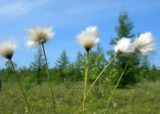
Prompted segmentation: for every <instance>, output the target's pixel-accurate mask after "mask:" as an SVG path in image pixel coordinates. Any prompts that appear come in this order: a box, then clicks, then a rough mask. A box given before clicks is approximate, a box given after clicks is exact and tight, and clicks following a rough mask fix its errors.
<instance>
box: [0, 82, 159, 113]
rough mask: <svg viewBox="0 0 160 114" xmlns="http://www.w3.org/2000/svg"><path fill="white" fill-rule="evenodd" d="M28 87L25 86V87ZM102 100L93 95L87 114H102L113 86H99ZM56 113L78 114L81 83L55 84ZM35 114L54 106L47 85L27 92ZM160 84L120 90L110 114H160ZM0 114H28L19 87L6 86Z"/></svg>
mask: <svg viewBox="0 0 160 114" xmlns="http://www.w3.org/2000/svg"><path fill="white" fill-rule="evenodd" d="M23 85H25V84H23ZM99 86H100V92H101V93H102V97H100V98H98V99H97V98H96V96H95V94H90V95H89V97H88V100H87V101H86V114H94V113H96V114H103V110H104V108H105V107H106V103H107V101H106V99H107V98H108V96H109V95H110V92H111V91H112V90H113V87H114V86H109V85H107V86H105V85H103V84H100V85H99ZM53 89H54V91H56V92H55V93H54V98H55V99H56V111H57V112H58V114H76V111H77V109H78V107H79V105H80V103H81V100H82V90H83V87H82V83H81V82H76V83H74V82H70V84H69V86H66V83H60V84H57V83H55V84H54V83H53ZM25 92H26V93H27V95H28V96H29V101H30V102H31V105H32V107H33V111H34V114H46V113H47V114H50V113H51V112H50V111H51V109H50V108H51V107H50V106H51V104H50V97H49V94H48V92H49V90H48V84H47V83H46V82H45V83H42V84H41V85H37V84H36V85H34V86H32V88H31V89H30V90H27V89H25ZM159 93H160V82H159V81H157V82H156V83H155V82H145V83H140V84H137V85H134V86H132V87H130V88H128V89H118V90H117V91H116V94H115V95H114V98H113V100H112V102H111V105H110V107H109V110H108V113H109V114H116V113H117V114H131V113H132V114H152V113H153V114H159V113H160V94H159ZM0 94H1V95H0V101H1V106H0V114H27V113H26V111H27V110H26V108H25V102H24V100H23V99H22V96H21V93H20V91H19V88H18V85H17V84H15V83H12V84H10V83H7V84H5V86H4V90H3V91H1V92H0Z"/></svg>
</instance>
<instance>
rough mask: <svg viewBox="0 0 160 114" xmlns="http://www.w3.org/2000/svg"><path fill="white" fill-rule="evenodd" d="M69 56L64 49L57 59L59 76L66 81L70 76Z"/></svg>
mask: <svg viewBox="0 0 160 114" xmlns="http://www.w3.org/2000/svg"><path fill="white" fill-rule="evenodd" d="M68 66H69V58H68V56H67V53H66V51H65V50H64V51H63V52H62V54H61V55H60V58H59V59H58V60H57V63H56V68H57V70H58V71H59V76H61V77H62V79H63V81H65V80H66V79H67V78H68V77H69V69H68V68H69V67H68Z"/></svg>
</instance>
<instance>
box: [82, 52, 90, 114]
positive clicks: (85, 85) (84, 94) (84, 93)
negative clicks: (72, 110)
mask: <svg viewBox="0 0 160 114" xmlns="http://www.w3.org/2000/svg"><path fill="white" fill-rule="evenodd" d="M88 65H89V51H87V55H86V66H85V77H84V91H83V100H84V99H85V96H86V91H87V80H88ZM84 112H85V104H83V113H84Z"/></svg>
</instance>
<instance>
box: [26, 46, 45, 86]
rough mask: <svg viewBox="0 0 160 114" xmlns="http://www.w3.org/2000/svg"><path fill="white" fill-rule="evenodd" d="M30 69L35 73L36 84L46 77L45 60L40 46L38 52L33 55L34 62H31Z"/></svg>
mask: <svg viewBox="0 0 160 114" xmlns="http://www.w3.org/2000/svg"><path fill="white" fill-rule="evenodd" d="M30 69H31V70H32V71H33V72H34V74H35V79H34V80H35V81H36V82H37V83H38V84H41V83H42V82H43V81H44V80H45V78H46V73H45V71H44V70H45V60H44V55H43V52H42V48H41V47H40V46H39V48H38V52H37V54H36V55H35V60H34V62H32V63H31V66H30ZM28 81H32V78H30V79H28Z"/></svg>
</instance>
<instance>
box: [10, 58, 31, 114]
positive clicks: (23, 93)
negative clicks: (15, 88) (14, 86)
mask: <svg viewBox="0 0 160 114" xmlns="http://www.w3.org/2000/svg"><path fill="white" fill-rule="evenodd" d="M9 61H10V64H11V67H12V69H13V71H14V73H15V75H14V76H15V79H16V81H17V82H18V85H19V87H20V90H21V92H22V96H23V98H24V100H25V102H26V104H27V107H28V109H29V111H30V113H31V114H33V113H32V110H31V106H30V104H29V102H28V99H27V97H26V95H25V92H24V90H23V87H22V85H21V82H20V80H19V78H18V75H17V72H16V69H15V67H14V64H13V62H12V60H11V59H9Z"/></svg>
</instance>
